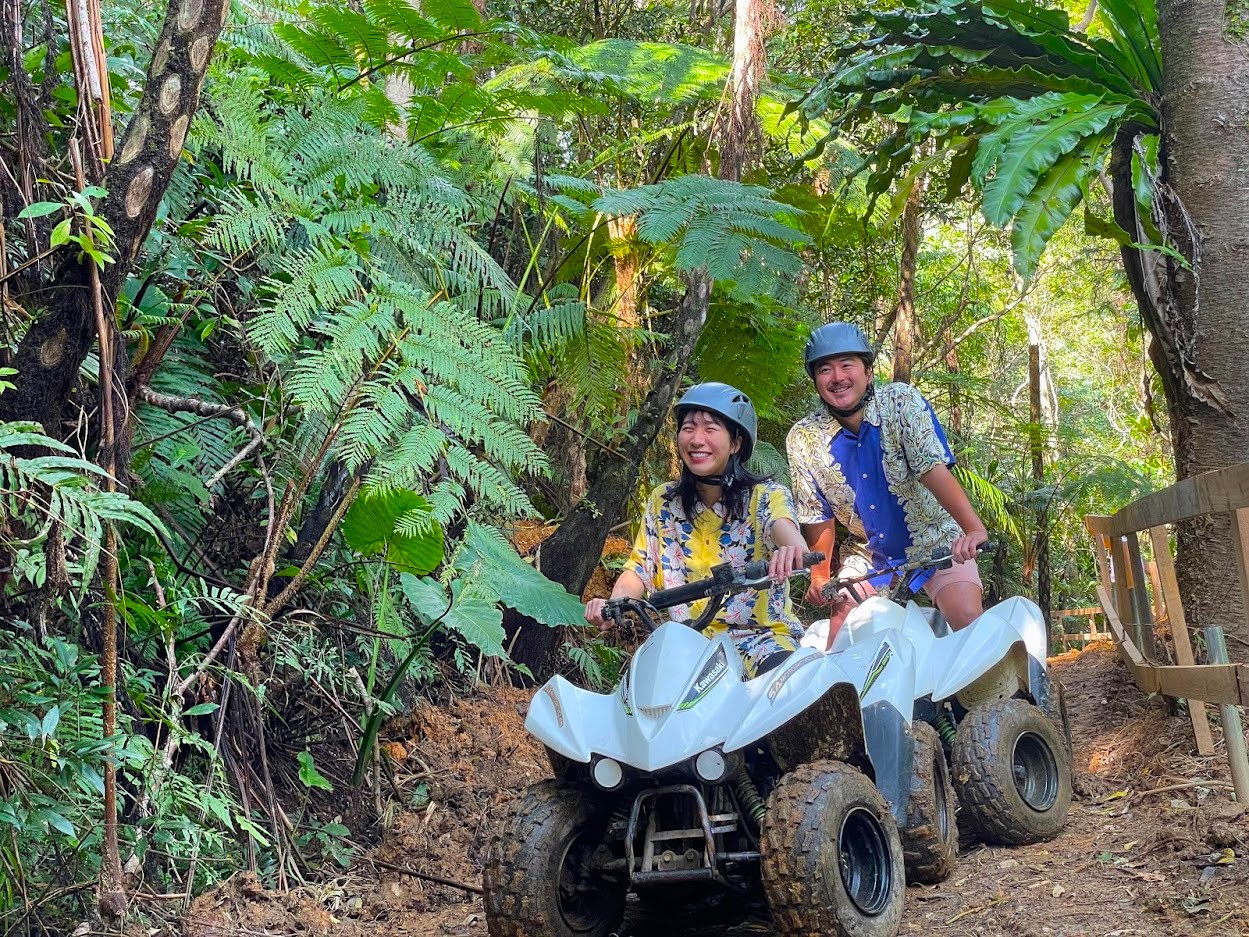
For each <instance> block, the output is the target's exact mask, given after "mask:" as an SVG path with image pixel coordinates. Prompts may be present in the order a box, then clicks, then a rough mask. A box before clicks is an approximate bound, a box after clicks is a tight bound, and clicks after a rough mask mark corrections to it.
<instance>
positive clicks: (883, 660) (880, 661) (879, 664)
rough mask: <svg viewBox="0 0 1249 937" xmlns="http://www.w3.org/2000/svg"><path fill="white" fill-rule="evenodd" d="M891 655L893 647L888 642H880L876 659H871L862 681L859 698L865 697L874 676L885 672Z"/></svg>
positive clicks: (874, 680)
mask: <svg viewBox="0 0 1249 937" xmlns="http://www.w3.org/2000/svg"><path fill="white" fill-rule="evenodd" d="M891 657H893V648H891V647H890V646H889V645H888V644H882V645H881V646H880V650H879V651H877V652H876V659H875V660H874V661H872V666H871V668H870V669H869V670H868V672H867V679H866V680H864V681H863V689H862V690H860V691H859V699H864V698H866V697H867V691H868V690H870V689H871V688H872V684H873V683H875V682H876V678H877V677H879V676H880V675H881V674H882V673H884V672H885V668H886V667H888V666H889V659H890V658H891Z"/></svg>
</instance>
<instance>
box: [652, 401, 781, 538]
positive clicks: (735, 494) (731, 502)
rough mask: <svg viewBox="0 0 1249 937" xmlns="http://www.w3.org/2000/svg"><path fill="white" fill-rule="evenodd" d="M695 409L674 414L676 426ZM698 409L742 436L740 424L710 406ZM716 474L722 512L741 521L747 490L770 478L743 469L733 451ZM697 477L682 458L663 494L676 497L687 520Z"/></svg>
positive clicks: (746, 508)
mask: <svg viewBox="0 0 1249 937" xmlns="http://www.w3.org/2000/svg"><path fill="white" fill-rule="evenodd" d="M698 409H699V408H697V407H688V408H686V409H685V410H683V411H682V412H681V413H679V414H678V415H677V426H678V427H680V425H681V423H682V422H683V421H684V419H685V415H686V414H687V413H689V412H691V411H693V410H698ZM700 412H702V413H706V414H708V415H709V416H710V417H711V418H712V419H713V420H715V421H716V422H717V423H719V424H720V425H721V426H723V427H725V428H726V429H728V431H729V434H730V435H731V436H732V437H733V438H734V439H744V438H745V434H744V433H743V432H742V430H741V427H739V426H738V425H737V424H736V423H734V422H733V421H732V420H726V419H725V418H724V417H723V416H721V415H720V414H719V413H713V412H712V411H710V410H700ZM720 478H721V487H720V503H721V504H723V505H724V513H725V516H727V517H728V519H729V520H733V521H744V520H745V519H746V515H747V512H749V510H750V494H751V491H752V490H753V489H754V487H755V485H758V484H760V483H761V482H766V481H771V480H772V476H771V475H756V474H755V473H754V472H752V471H750V470H749V469H747V468H746V464H745V463H744V462H743V461H742V459H741V456H740V455H738V453H736V452H734V453H732V454H731V455H730V456H729V461H728V464H727V465H725V467H724V471H723V472H722V473H721V474H720ZM698 480H699V477H698V476H697V475H695V474H694V473H693V472H691V471H690V470H689V467H688V466H686V464H685V463H684V462H682V463H681V474H680V475H679V476H678V477H677V480H676V481H674V482H673V483H672V484H671V485H669V486H668V491H667V496H668V497H669V498H676V499H677V500H679V501H680V502H681V510H682V511H684V512H685V516H686V517H687V518H688V519H689V520H693V519H694V508H695V507H696V506H697V505H698V500H699V499H698V488H697V484H698Z"/></svg>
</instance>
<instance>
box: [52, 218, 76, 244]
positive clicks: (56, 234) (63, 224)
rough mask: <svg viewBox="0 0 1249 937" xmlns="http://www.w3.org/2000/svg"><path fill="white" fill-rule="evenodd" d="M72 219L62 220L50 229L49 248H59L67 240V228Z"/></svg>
mask: <svg viewBox="0 0 1249 937" xmlns="http://www.w3.org/2000/svg"><path fill="white" fill-rule="evenodd" d="M72 221H73V219H72V218H63V219H62V220H61V221H60V223H59V224H57V226H56V227H55V228H53V229H52V236H51V237H49V238H48V246H49V247H60V246H61V245H62V244H64V243H66V242H67V241H68V240H69V227H70V224H71V223H72Z"/></svg>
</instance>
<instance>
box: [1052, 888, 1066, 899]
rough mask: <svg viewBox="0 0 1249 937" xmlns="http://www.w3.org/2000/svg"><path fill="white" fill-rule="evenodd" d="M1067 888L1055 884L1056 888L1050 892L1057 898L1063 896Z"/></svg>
mask: <svg viewBox="0 0 1249 937" xmlns="http://www.w3.org/2000/svg"><path fill="white" fill-rule="evenodd" d="M1066 890H1067V889H1065V888H1063V887H1062V886H1061V885H1055V886H1054V890H1053V891H1051V892H1050V894H1052V895H1053V896H1054V897H1055V898H1061V897H1062V893H1063V892H1065V891H1066Z"/></svg>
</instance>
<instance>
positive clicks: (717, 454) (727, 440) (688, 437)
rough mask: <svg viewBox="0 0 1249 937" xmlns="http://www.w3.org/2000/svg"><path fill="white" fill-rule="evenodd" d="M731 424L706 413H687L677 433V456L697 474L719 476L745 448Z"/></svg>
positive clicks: (693, 411) (700, 411)
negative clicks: (731, 459) (732, 458)
mask: <svg viewBox="0 0 1249 937" xmlns="http://www.w3.org/2000/svg"><path fill="white" fill-rule="evenodd" d="M741 445H742V441H741V440H740V439H738V438H736V437H735V436H734V434H733V432H732V431H731V430H730V429H729V427H728V424H727V423H725V422H724V420H722V419H721V418H720V417H718V416H716V415H715V414H713V413H709V412H708V411H706V410H693V409H691V410H687V411H686V412H685V413H684V414H683V415H682V416H681V425H680V428H679V429H678V430H677V454H678V455H679V456H680V457H681V461H682V462H683V463H684V464H685V467H686V468H688V469H689V470H690V471H691V472H693V473H694V474H695V475H702V476H706V475H719V474H721V473H723V472H724V470H725V468H727V467H728V464H729V456H731V455H732V454H733V453H734V452H736V451H737V450H738V449H740V448H741Z"/></svg>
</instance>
